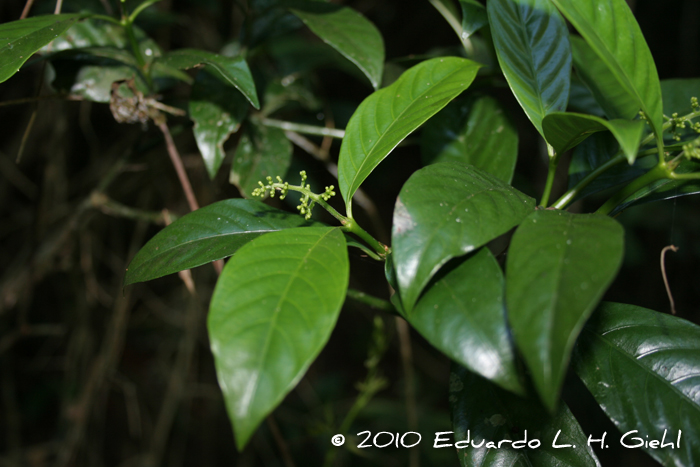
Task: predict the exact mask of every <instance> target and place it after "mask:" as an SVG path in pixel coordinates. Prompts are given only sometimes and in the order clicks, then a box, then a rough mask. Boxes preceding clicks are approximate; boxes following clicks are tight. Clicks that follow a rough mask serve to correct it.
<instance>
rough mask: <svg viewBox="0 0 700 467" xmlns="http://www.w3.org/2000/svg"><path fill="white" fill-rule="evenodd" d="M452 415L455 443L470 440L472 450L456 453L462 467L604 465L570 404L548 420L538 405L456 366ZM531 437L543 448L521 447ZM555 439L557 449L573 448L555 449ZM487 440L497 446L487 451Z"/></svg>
mask: <svg viewBox="0 0 700 467" xmlns="http://www.w3.org/2000/svg"><path fill="white" fill-rule="evenodd" d="M450 411H451V412H452V429H453V430H454V441H455V442H459V441H461V442H462V443H464V442H465V441H466V440H467V439H469V445H468V446H467V447H464V445H461V448H458V449H457V455H458V456H459V462H460V465H462V466H463V467H504V466H535V467H600V463H599V462H598V459H597V458H596V456H595V453H594V452H593V449H591V447H590V446H589V444H588V438H587V437H586V435H585V434H584V433H583V430H582V429H581V427H580V426H579V424H578V422H577V421H576V418H574V416H573V414H572V413H571V411H569V408H568V407H567V406H566V405H565V404H562V405H561V406H560V407H559V408H558V409H557V411H556V412H555V413H554V414H553V415H551V416H548V415H547V414H546V410H545V409H544V408H543V407H542V406H541V404H540V403H539V401H537V400H532V399H522V398H520V397H518V396H515V395H514V394H511V393H508V392H506V391H504V390H502V389H501V388H499V387H497V386H494V385H493V384H491V383H489V382H488V381H486V380H485V379H483V378H481V377H479V376H477V375H475V374H474V373H471V372H469V371H467V370H466V369H464V368H461V367H460V366H459V365H456V364H454V363H453V364H452V369H451V372H450ZM560 430H561V432H560V433H559V431H560ZM526 432H527V434H526ZM526 437H527V441H529V442H532V443H533V444H532V445H533V446H534V445H535V442H534V439H537V440H539V441H540V443H541V445H540V446H539V447H537V448H534V449H531V448H528V447H526V446H527V443H522V441H523V440H525V439H526ZM555 438H556V441H557V445H559V446H561V445H567V444H568V445H569V447H567V448H555V447H554V446H553V444H554V440H555ZM503 440H511V441H514V442H518V441H521V443H519V446H516V447H515V448H513V443H508V442H506V443H501V444H499V442H500V441H503ZM488 442H493V443H494V446H495V447H492V448H488V447H486V446H487V443H488ZM450 443H452V440H450ZM474 445H477V446H479V447H478V448H475V447H474Z"/></svg>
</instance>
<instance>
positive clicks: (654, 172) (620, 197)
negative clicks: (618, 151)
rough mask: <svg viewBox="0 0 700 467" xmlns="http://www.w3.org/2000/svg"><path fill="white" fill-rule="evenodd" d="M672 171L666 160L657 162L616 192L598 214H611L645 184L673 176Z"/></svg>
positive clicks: (599, 209)
mask: <svg viewBox="0 0 700 467" xmlns="http://www.w3.org/2000/svg"><path fill="white" fill-rule="evenodd" d="M689 175H690V174H689ZM671 176H672V172H671V171H670V169H669V167H668V165H667V164H666V163H665V162H662V163H660V164H657V165H656V166H655V167H654V168H653V169H651V170H650V171H648V172H647V173H645V174H644V175H641V176H640V177H638V178H636V179H634V180H633V181H632V182H631V183H630V184H629V185H627V186H626V187H624V188H623V189H621V190H620V191H618V192H617V193H615V195H613V197H612V198H610V199H609V200H607V201H606V202H605V204H603V205H602V206H601V207H600V208H598V210H597V211H596V212H597V213H598V214H609V213H610V212H611V211H612V210H613V209H615V207H616V206H617V205H619V204H620V203H622V202H624V201H625V200H626V199H627V198H629V197H630V196H632V195H633V194H635V193H636V192H637V191H639V190H640V189H642V188H644V187H645V186H647V185H649V184H651V183H654V182H655V181H657V180H661V179H664V178H671Z"/></svg>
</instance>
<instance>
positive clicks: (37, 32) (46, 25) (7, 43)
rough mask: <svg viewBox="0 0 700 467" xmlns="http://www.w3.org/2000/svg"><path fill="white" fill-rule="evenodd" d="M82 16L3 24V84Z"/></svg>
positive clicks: (0, 53) (0, 61) (0, 41)
mask: <svg viewBox="0 0 700 467" xmlns="http://www.w3.org/2000/svg"><path fill="white" fill-rule="evenodd" d="M85 16H86V15H83V14H63V15H46V16H34V17H32V18H26V19H21V20H19V21H12V22H9V23H4V24H1V25H0V83H2V82H3V81H6V80H7V79H8V78H10V77H11V76H12V75H14V74H15V73H17V72H18V71H19V69H20V67H21V66H22V65H23V64H24V62H26V61H27V60H29V57H31V56H32V55H33V54H34V53H35V52H36V51H38V50H39V49H41V48H42V47H43V46H45V45H46V44H48V43H49V42H51V41H52V40H54V39H56V38H57V37H58V36H59V35H61V34H62V33H63V32H64V31H66V30H67V29H68V28H70V27H71V26H72V25H74V24H75V23H76V22H77V21H79V20H80V19H82V18H84V17H85Z"/></svg>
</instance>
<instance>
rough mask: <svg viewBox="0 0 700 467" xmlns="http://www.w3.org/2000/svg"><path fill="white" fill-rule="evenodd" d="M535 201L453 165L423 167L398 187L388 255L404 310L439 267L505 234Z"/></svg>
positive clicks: (468, 168) (470, 169)
mask: <svg viewBox="0 0 700 467" xmlns="http://www.w3.org/2000/svg"><path fill="white" fill-rule="evenodd" d="M534 207H535V201H534V200H533V199H532V198H530V197H528V196H525V195H524V194H522V193H521V192H519V191H518V190H516V189H514V188H512V187H511V186H509V185H507V184H506V183H504V182H502V181H500V180H498V179H497V178H495V177H493V176H492V175H489V174H488V173H486V172H484V171H481V170H479V169H476V168H474V167H471V166H466V165H463V164H458V163H455V162H442V163H439V164H433V165H429V166H427V167H424V168H423V169H420V170H418V171H417V172H415V173H414V174H413V175H412V176H411V178H409V179H408V181H407V182H406V183H405V184H404V186H403V188H402V189H401V192H400V193H399V197H398V199H397V200H396V206H395V208H394V219H393V230H392V251H393V257H394V265H395V267H396V276H397V279H398V283H399V291H400V293H401V300H402V302H403V305H404V308H405V309H406V310H407V311H409V312H410V311H411V309H413V305H414V304H415V303H416V301H417V299H418V296H419V295H420V293H421V291H422V290H423V288H424V287H425V286H426V284H427V283H428V282H429V281H430V279H431V277H433V276H434V275H435V273H436V272H437V271H438V269H439V268H440V266H442V265H443V264H445V263H446V262H447V261H448V260H449V259H450V258H454V257H456V256H461V255H464V254H466V253H469V252H471V251H474V250H475V249H477V248H479V247H480V246H482V245H484V244H486V243H487V242H489V241H490V240H493V239H494V238H496V237H498V236H499V235H501V234H504V233H506V232H507V231H508V230H510V229H512V228H513V227H515V226H516V225H518V224H519V223H520V221H522V220H523V219H524V218H525V216H527V215H528V214H529V213H530V212H532V210H533V209H534Z"/></svg>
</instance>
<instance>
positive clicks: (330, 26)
mask: <svg viewBox="0 0 700 467" xmlns="http://www.w3.org/2000/svg"><path fill="white" fill-rule="evenodd" d="M295 3H296V2H295ZM291 11H292V13H294V14H295V15H296V16H297V17H299V19H301V20H302V21H303V22H304V24H306V25H307V26H308V27H309V29H311V30H312V31H313V32H314V34H316V35H317V36H318V37H320V38H321V39H322V40H323V41H324V42H326V43H327V44H329V45H330V46H331V47H333V48H334V49H336V50H337V51H338V52H340V53H341V54H342V55H343V56H344V57H346V58H347V59H348V60H350V61H351V62H352V63H354V64H355V65H356V66H357V67H358V68H359V69H360V70H362V72H363V73H364V74H365V76H367V78H368V79H369V81H370V83H372V87H374V89H375V90H376V89H379V85H380V84H381V82H382V72H383V68H384V40H383V39H382V35H381V34H380V33H379V31H378V30H377V28H376V27H375V26H374V25H373V24H372V23H371V22H370V21H369V20H367V18H365V17H364V16H362V15H361V14H360V13H358V12H356V11H355V10H353V9H352V8H350V7H344V6H339V5H334V4H330V3H323V2H318V1H311V0H309V1H305V2H299V5H298V6H297V7H296V8H293V9H292V10H291Z"/></svg>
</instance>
